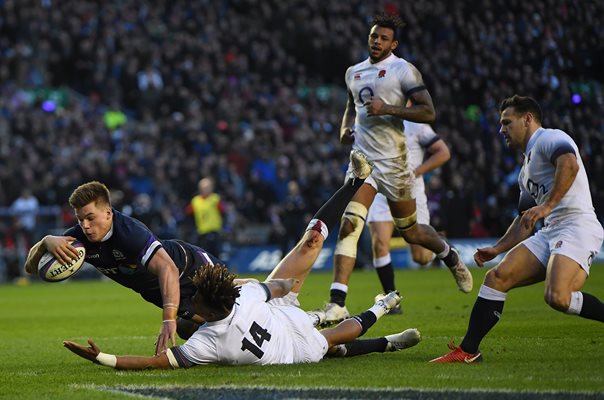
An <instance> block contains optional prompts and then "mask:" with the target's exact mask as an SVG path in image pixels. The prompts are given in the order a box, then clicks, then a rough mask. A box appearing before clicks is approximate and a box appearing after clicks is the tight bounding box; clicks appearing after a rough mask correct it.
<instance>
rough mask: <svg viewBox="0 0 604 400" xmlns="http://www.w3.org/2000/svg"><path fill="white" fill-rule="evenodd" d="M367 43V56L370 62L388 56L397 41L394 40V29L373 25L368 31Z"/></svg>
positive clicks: (396, 44)
mask: <svg viewBox="0 0 604 400" xmlns="http://www.w3.org/2000/svg"><path fill="white" fill-rule="evenodd" d="M367 45H368V49H369V58H370V59H371V62H373V63H376V62H379V61H382V60H383V59H384V58H386V57H388V56H389V55H390V53H392V50H394V49H396V46H398V41H397V40H394V31H393V30H392V29H390V28H384V27H382V26H377V25H374V26H373V28H371V31H370V32H369V40H368V42H367Z"/></svg>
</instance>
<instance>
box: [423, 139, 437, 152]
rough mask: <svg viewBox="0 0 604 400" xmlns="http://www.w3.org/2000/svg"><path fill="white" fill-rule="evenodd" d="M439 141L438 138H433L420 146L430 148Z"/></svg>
mask: <svg viewBox="0 0 604 400" xmlns="http://www.w3.org/2000/svg"><path fill="white" fill-rule="evenodd" d="M439 140H440V137H438V136H434V137H433V138H432V139H430V140H429V141H428V143H426V144H422V147H423V148H425V149H427V148H428V147H430V146H432V145H433V144H434V143H436V142H438V141H439Z"/></svg>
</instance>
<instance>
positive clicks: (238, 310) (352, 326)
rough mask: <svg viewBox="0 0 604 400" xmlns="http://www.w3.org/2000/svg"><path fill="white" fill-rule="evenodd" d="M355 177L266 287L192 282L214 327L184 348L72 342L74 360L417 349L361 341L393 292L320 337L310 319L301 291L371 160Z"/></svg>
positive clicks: (282, 356)
mask: <svg viewBox="0 0 604 400" xmlns="http://www.w3.org/2000/svg"><path fill="white" fill-rule="evenodd" d="M351 165H352V166H353V174H352V175H351V178H350V179H349V180H348V181H347V182H346V183H345V184H344V186H343V187H342V188H340V190H338V191H337V192H336V193H335V194H334V195H333V196H332V197H331V198H330V199H329V200H328V201H327V203H325V204H324V205H323V207H321V209H320V210H319V211H318V212H317V213H316V214H315V216H314V218H313V219H312V220H311V222H310V223H309V225H308V228H307V229H306V232H305V233H304V236H303V237H302V239H301V240H300V241H299V242H298V244H297V245H296V247H295V248H294V249H293V250H292V251H291V252H290V253H288V255H287V256H286V257H285V258H284V259H283V260H282V261H281V262H280V263H279V264H278V265H277V266H276V267H275V269H274V270H273V272H272V273H271V274H270V275H269V276H268V278H267V280H265V281H264V282H262V283H260V282H258V281H256V280H254V279H251V280H241V281H237V280H236V279H235V278H236V276H235V275H234V274H232V273H231V272H229V271H228V269H227V268H226V266H224V265H209V264H208V265H206V266H203V267H201V269H200V270H199V271H198V272H197V273H196V274H195V276H194V277H193V284H194V285H195V286H196V287H197V293H196V294H195V296H194V298H193V302H194V304H195V307H196V312H197V313H199V315H201V316H202V318H203V319H204V320H205V321H207V322H206V323H205V324H204V325H202V326H201V327H199V329H198V330H197V331H195V332H194V333H193V334H192V336H191V337H190V338H189V339H188V340H187V341H186V343H184V344H183V345H181V346H175V347H171V348H169V349H168V350H167V351H166V352H164V353H161V354H160V355H158V356H155V357H144V356H115V355H112V354H105V353H102V352H101V351H100V349H99V348H98V347H97V346H96V345H95V344H94V342H93V341H92V340H89V341H88V344H89V346H88V347H85V346H81V345H79V344H77V343H75V342H71V341H65V342H64V346H65V347H67V348H68V349H69V350H71V351H72V352H74V353H75V354H77V355H79V356H81V357H83V358H86V359H88V360H91V361H93V362H97V363H100V364H102V365H106V366H110V367H113V368H118V369H144V368H187V367H192V366H195V365H202V364H211V363H220V364H233V365H234V364H292V363H308V362H318V361H319V360H321V359H322V358H323V356H324V355H325V354H326V353H327V352H328V350H329V349H330V348H333V347H335V346H336V345H338V344H344V343H351V342H352V344H353V346H352V348H350V351H349V354H348V355H349V356H350V355H354V354H364V353H367V352H384V351H396V350H402V349H404V348H407V347H411V346H414V345H416V344H417V343H418V342H419V341H420V334H419V332H418V331H417V330H416V329H407V330H405V331H403V332H401V333H398V334H393V335H388V336H386V337H382V338H378V339H371V340H367V341H361V340H355V339H356V338H357V337H359V336H361V335H363V334H364V333H365V332H366V331H367V329H369V327H371V326H372V325H373V324H374V323H375V322H376V321H377V319H378V318H380V317H381V316H383V315H384V314H385V313H388V312H389V311H390V310H391V309H392V308H393V307H395V306H396V305H398V303H399V302H400V296H399V294H398V293H397V292H391V293H388V295H386V296H385V297H384V298H383V299H381V300H378V301H376V303H375V304H374V305H373V306H372V307H371V308H370V309H368V310H367V311H365V312H363V313H361V314H359V315H357V316H355V317H353V318H351V319H349V320H346V321H344V322H342V323H341V324H339V325H338V326H336V327H335V328H331V329H326V330H323V331H320V332H319V331H318V330H317V329H316V328H315V327H314V325H318V324H319V323H320V322H322V320H323V319H324V318H325V314H324V313H317V312H310V313H308V314H307V313H305V312H304V311H302V310H301V309H300V308H298V307H297V305H298V299H297V296H298V292H299V290H300V288H301V286H302V284H303V282H304V279H305V278H306V276H307V275H308V274H309V273H310V270H311V268H312V265H313V264H314V262H315V260H316V259H317V256H318V255H319V253H320V251H321V248H322V246H323V242H324V240H325V239H326V238H327V234H328V228H327V226H333V225H335V224H336V223H337V222H338V220H339V219H340V217H341V215H342V213H343V211H344V207H345V206H346V204H347V203H348V202H349V201H350V199H351V198H352V196H353V195H354V193H355V192H356V191H357V190H358V188H359V187H360V186H361V185H362V184H363V181H364V179H365V178H367V176H369V174H370V173H371V165H370V163H369V162H368V161H367V159H366V158H365V156H364V155H362V154H361V153H359V152H357V151H354V150H353V152H352V153H351Z"/></svg>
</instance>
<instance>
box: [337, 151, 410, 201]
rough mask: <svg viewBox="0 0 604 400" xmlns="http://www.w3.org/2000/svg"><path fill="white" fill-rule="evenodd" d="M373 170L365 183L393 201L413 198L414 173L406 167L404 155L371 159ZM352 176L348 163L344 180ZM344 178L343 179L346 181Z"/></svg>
mask: <svg viewBox="0 0 604 400" xmlns="http://www.w3.org/2000/svg"><path fill="white" fill-rule="evenodd" d="M372 162H373V166H374V167H373V171H372V172H371V175H369V176H368V177H367V179H365V183H367V184H369V185H371V186H373V187H374V188H375V190H377V191H378V192H380V193H383V194H384V195H385V196H386V197H387V198H389V199H390V200H394V201H401V200H411V199H413V184H414V183H415V174H414V173H413V171H412V170H411V169H409V168H408V167H407V161H406V157H397V158H387V159H384V160H372ZM351 176H352V166H351V165H350V163H349V164H348V170H347V171H346V180H348V179H349V178H351ZM346 180H345V181H346Z"/></svg>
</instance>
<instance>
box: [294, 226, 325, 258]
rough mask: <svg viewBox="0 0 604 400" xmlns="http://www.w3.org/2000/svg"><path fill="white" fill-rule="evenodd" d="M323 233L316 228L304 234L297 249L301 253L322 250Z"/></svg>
mask: <svg viewBox="0 0 604 400" xmlns="http://www.w3.org/2000/svg"><path fill="white" fill-rule="evenodd" d="M324 240H325V239H324V238H323V235H321V234H320V233H319V232H317V231H314V230H309V231H307V232H306V233H305V234H304V237H303V238H302V240H301V241H300V243H298V246H296V251H298V252H300V253H301V254H307V253H309V252H314V251H317V250H320V249H321V247H322V246H323V241H324Z"/></svg>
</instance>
